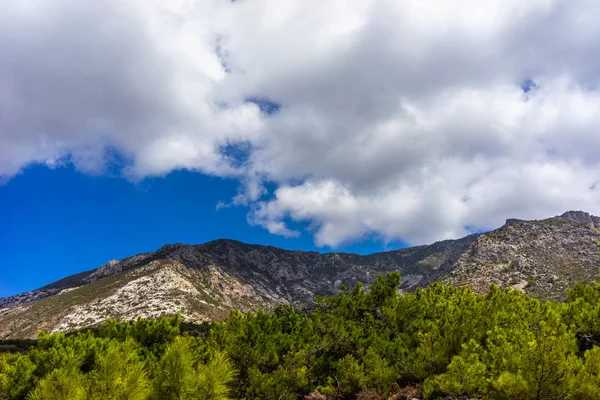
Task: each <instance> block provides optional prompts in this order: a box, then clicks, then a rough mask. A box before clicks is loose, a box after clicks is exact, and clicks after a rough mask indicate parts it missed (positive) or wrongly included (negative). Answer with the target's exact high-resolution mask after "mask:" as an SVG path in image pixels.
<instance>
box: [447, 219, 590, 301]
mask: <svg viewBox="0 0 600 400" xmlns="http://www.w3.org/2000/svg"><path fill="white" fill-rule="evenodd" d="M599 222H600V218H598V217H594V216H591V215H589V214H587V213H583V212H580V211H570V212H567V213H565V214H563V215H561V216H560V217H554V218H549V219H546V220H542V221H519V222H512V223H509V224H507V225H504V226H503V227H501V228H500V229H497V230H495V231H493V232H489V233H486V234H483V235H481V236H479V237H478V238H477V240H476V241H475V242H474V243H473V245H472V246H471V248H470V249H469V251H468V252H465V253H464V254H463V255H462V256H461V257H460V259H459V260H458V262H457V263H456V265H455V266H454V267H453V269H452V271H451V273H450V274H448V275H447V276H446V277H444V278H443V279H442V281H443V282H445V283H448V284H452V285H470V286H471V287H473V289H474V290H475V291H477V292H483V291H485V290H487V288H488V287H489V285H490V284H491V283H493V284H496V285H498V286H500V287H502V288H506V287H513V288H515V289H519V290H522V291H525V292H527V293H529V294H531V295H533V296H535V297H539V298H544V299H560V298H563V297H564V296H565V295H566V290H567V288H569V287H571V286H573V285H574V284H575V283H576V282H578V281H582V282H591V281H593V280H597V279H598V278H599V271H598V265H599V263H600V255H599V254H600V252H599V248H598V244H597V240H598V237H599V236H600V235H599V233H598V232H597V230H596V226H600V225H596V224H598V223H599Z"/></svg>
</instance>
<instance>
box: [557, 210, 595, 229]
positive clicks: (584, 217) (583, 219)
mask: <svg viewBox="0 0 600 400" xmlns="http://www.w3.org/2000/svg"><path fill="white" fill-rule="evenodd" d="M560 217H561V218H567V219H570V220H571V221H575V222H580V223H583V224H586V225H590V226H593V227H596V228H598V227H600V218H599V217H596V216H594V215H591V214H590V213H587V212H585V211H574V210H571V211H567V212H565V213H563V214H562V215H561V216H560Z"/></svg>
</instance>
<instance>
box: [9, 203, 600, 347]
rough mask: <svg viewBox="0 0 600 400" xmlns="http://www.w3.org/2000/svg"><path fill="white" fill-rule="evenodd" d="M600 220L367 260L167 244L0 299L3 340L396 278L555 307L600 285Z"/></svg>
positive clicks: (299, 300) (259, 303) (539, 226)
mask: <svg viewBox="0 0 600 400" xmlns="http://www.w3.org/2000/svg"><path fill="white" fill-rule="evenodd" d="M598 227H600V218H598V217H595V216H592V215H589V214H587V213H584V212H581V211H569V212H567V213H565V214H563V215H562V216H560V217H554V218H550V219H546V220H542V221H523V220H516V219H510V220H508V221H507V224H506V225H504V226H503V227H501V228H499V229H497V230H495V231H492V232H489V233H485V234H481V235H479V234H474V235H470V236H467V237H465V238H462V239H458V240H446V241H441V242H436V243H434V244H431V245H428V246H416V247H411V248H405V249H400V250H395V251H389V252H383V253H375V254H370V255H366V256H361V255H357V254H350V253H326V254H321V253H317V252H302V251H289V250H283V249H279V248H276V247H271V246H259V245H250V244H245V243H241V242H237V241H233V240H215V241H212V242H208V243H205V244H202V245H186V244H181V243H176V244H172V245H171V244H169V245H164V246H163V247H161V248H160V249H158V250H157V251H156V252H151V253H144V254H138V255H136V256H133V257H129V258H126V259H124V260H120V261H117V260H111V261H109V262H108V263H106V264H104V265H102V266H101V267H99V268H97V269H95V270H91V271H86V272H82V273H80V274H77V275H73V276H70V277H67V278H65V279H62V280H60V281H57V282H55V283H53V284H51V285H48V286H46V287H44V288H41V289H38V290H34V291H32V292H28V293H24V294H21V295H17V296H13V297H9V298H5V299H0V339H1V338H22V337H34V336H35V335H36V334H37V332H38V331H39V330H40V329H45V330H48V331H68V330H74V329H81V328H85V327H90V326H95V325H97V324H99V323H101V322H103V321H105V320H106V319H108V318H118V319H120V320H131V319H134V318H137V317H138V316H142V317H157V316H159V315H163V314H167V315H168V314H173V313H176V312H179V313H181V314H182V316H183V317H184V318H185V319H186V320H189V321H192V322H201V321H215V320H220V319H222V318H224V317H225V316H226V315H227V314H228V313H229V312H230V311H231V310H232V309H239V310H242V311H252V310H258V309H259V308H262V309H266V310H270V309H272V308H273V307H275V306H277V305H280V304H293V305H295V306H301V307H311V306H312V305H313V300H314V297H315V296H316V295H328V294H335V293H337V292H338V291H339V290H340V288H341V287H342V285H345V286H346V287H353V286H354V285H355V284H356V283H357V282H364V283H367V284H368V283H371V282H372V281H373V280H374V279H375V278H376V277H377V276H378V275H379V274H382V273H385V272H392V271H395V272H399V273H400V274H401V275H402V276H403V284H402V286H401V290H402V291H403V292H406V291H412V290H414V289H415V288H417V287H424V286H427V285H429V284H431V283H432V282H435V281H440V280H441V281H442V282H445V283H448V284H453V285H468V286H471V287H472V288H473V289H474V290H475V291H477V292H483V291H485V290H487V289H488V287H489V285H490V284H492V283H494V284H496V285H498V286H500V287H503V288H507V287H513V288H515V289H518V290H522V291H525V292H527V293H530V294H531V295H533V296H537V297H540V298H553V299H559V298H561V297H562V296H564V295H565V292H566V289H567V288H568V287H570V286H572V285H573V284H574V283H575V282H576V281H584V282H590V281H592V280H594V279H598V265H599V262H600V257H599V256H598V246H597V243H596V242H597V240H598V238H599V234H598V232H597V229H598Z"/></svg>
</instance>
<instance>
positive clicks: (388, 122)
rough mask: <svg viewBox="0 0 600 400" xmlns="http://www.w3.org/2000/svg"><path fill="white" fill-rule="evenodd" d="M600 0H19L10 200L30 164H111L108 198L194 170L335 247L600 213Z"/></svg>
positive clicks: (254, 217) (233, 197) (6, 14)
mask: <svg viewBox="0 0 600 400" xmlns="http://www.w3.org/2000/svg"><path fill="white" fill-rule="evenodd" d="M598 15H600V2H597V1H592V0H529V1H522V0H501V1H500V0H487V1H479V0H458V1H453V2H449V1H442V0H439V1H427V0H403V1H399V0H389V1H388V0H357V1H354V0H327V1H323V0H314V1H313V0H277V1H272V0H238V1H235V2H233V1H225V0H170V1H159V0H99V1H78V0H20V1H5V2H2V4H0V54H1V57H0V181H1V182H2V186H1V187H0V205H1V203H2V201H3V200H2V197H1V196H2V195H3V194H2V193H3V192H2V190H4V191H5V192H7V191H9V190H13V191H16V190H17V189H16V188H13V189H11V185H15V186H17V185H20V186H19V190H22V191H23V193H25V192H28V193H35V191H36V190H37V188H38V185H39V182H38V181H36V179H33V175H32V178H31V179H28V174H34V175H35V174H48V175H47V176H46V175H44V176H45V177H44V178H43V179H45V180H47V179H56V177H62V175H60V174H65V171H74V172H73V174H74V175H77V177H76V178H72V179H76V180H77V182H79V180H83V183H80V184H81V185H85V184H87V183H89V182H92V180H94V179H95V180H96V181H94V182H97V180H98V179H102V178H103V177H107V176H110V177H111V182H112V183H111V184H108V186H107V187H106V188H103V190H104V191H108V192H109V193H110V191H111V190H115V191H117V189H114V185H128V186H131V187H133V188H137V189H136V190H137V191H138V192H139V187H140V186H142V187H143V185H144V183H145V182H149V181H153V182H154V181H156V180H157V179H160V180H163V181H166V182H167V183H168V181H169V180H170V179H187V181H186V185H187V186H188V187H191V186H192V185H194V188H193V190H194V193H196V194H197V195H198V196H199V197H202V195H201V194H202V193H209V192H210V196H209V197H207V198H210V199H211V203H210V207H206V208H205V211H203V212H205V213H206V215H205V217H206V218H208V219H210V220H211V221H213V224H214V225H218V224H219V223H220V222H219V218H220V217H219V216H223V215H232V214H231V213H235V215H236V216H237V219H236V220H235V223H237V224H239V225H245V226H248V227H252V229H253V230H254V232H258V231H261V232H265V233H268V234H269V235H268V237H271V236H272V235H277V236H272V237H274V238H275V237H282V238H291V239H290V240H293V238H301V237H307V238H308V239H309V241H310V243H311V245H312V246H313V247H315V248H326V249H329V248H333V249H340V248H342V249H343V248H345V247H344V246H349V245H351V244H353V243H354V244H355V243H361V241H365V240H371V239H372V238H373V237H376V238H377V240H378V241H380V242H381V243H383V244H385V243H392V242H402V243H406V244H423V243H429V242H432V241H435V240H440V239H446V238H457V237H460V236H463V235H465V234H468V233H469V232H472V231H477V230H485V229H490V228H495V227H498V226H500V225H502V223H503V222H504V220H505V219H506V218H508V217H517V218H532V219H533V218H544V217H548V216H552V215H556V214H559V213H562V212H563V211H565V210H568V209H583V210H586V211H589V212H592V213H596V214H600V188H599V187H597V183H598V181H599V179H600V157H599V154H600V132H599V128H600V87H599V83H600V24H599V23H598V17H597V16H598ZM40 166H43V167H40ZM32 168H33V170H34V171H35V172H30V171H31V170H32ZM36 168H37V169H36ZM39 168H43V169H44V170H47V172H40V171H39ZM174 171H178V172H174ZM182 171H184V172H185V171H187V172H185V177H186V178H182V177H181V176H180V175H177V174H181V173H182ZM56 174H58V175H56ZM68 176H71V175H68ZM173 176H176V178H173ZM40 179H42V178H40ZM61 179H62V178H61ZM88 181H89V182H88ZM20 182H21V183H20ZM86 182H87V183H86ZM161 184H165V182H163V183H161ZM203 184H204V186H203V187H201V188H200V189H199V188H198V187H197V186H198V185H203ZM111 185H112V186H111ZM219 185H227V190H222V187H220V186H219ZM67 186H68V188H69V189H68V190H72V191H77V190H78V189H77V187H75V186H73V185H67ZM119 187H121V186H119ZM232 188H233V189H232ZM119 190H120V189H119ZM123 190H126V189H123ZM214 193H218V194H219V196H215V195H214ZM13 195H14V196H17V195H15V194H14V193H13ZM4 196H5V198H6V196H7V195H6V193H5V194H4ZM207 196H208V195H207ZM17 197H18V196H17ZM15 198H16V197H15ZM13 200H14V198H13ZM41 200H44V199H43V198H42V199H41ZM204 200H206V199H204ZM140 201H143V200H140ZM177 201H178V200H177V199H174V200H173V204H172V205H173V207H175V208H176V207H178V205H177ZM198 201H202V199H199V200H198ZM18 203H21V202H20V201H15V202H13V203H11V205H10V207H12V209H8V206H7V205H6V204H5V205H4V207H3V211H2V215H3V216H4V218H8V217H7V214H12V215H15V214H18V211H21V212H22V211H24V210H16V209H15V207H18ZM16 204H17V205H16ZM113 206H114V205H113ZM23 207H26V205H24V206H23ZM29 207H31V204H30V205H29ZM111 207H112V206H111ZM115 207H117V208H118V205H117V206H115ZM232 210H235V211H232ZM25 211H27V210H25ZM227 213H229V214H227ZM208 214H210V215H208ZM120 218H121V221H120V222H119V221H114V223H116V224H118V223H120V224H121V225H125V224H127V220H126V219H125V220H123V219H122V216H120ZM233 221H234V220H232V221H231V222H233ZM81 223H82V224H84V223H85V221H81ZM212 226H213V225H207V226H203V227H202V229H203V230H204V231H205V232H208V235H209V236H210V232H211V229H213V228H212ZM1 229H2V228H1V227H0V230H1ZM10 229H11V228H8V229H7V228H6V225H5V228H4V232H2V233H3V234H4V235H6V236H11V238H12V240H13V241H19V240H21V239H23V240H24V238H21V237H20V236H19V235H16V234H15V232H12V231H10ZM244 229H245V228H244ZM261 235H262V234H261ZM260 237H267V236H260ZM368 238H369V239H368ZM277 240H279V239H277ZM383 244H382V246H383ZM107 257H110V256H108V255H107Z"/></svg>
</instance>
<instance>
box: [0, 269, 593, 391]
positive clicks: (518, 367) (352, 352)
mask: <svg viewBox="0 0 600 400" xmlns="http://www.w3.org/2000/svg"><path fill="white" fill-rule="evenodd" d="M399 283H400V277H399V275H398V274H388V275H386V276H381V277H379V278H378V279H377V280H376V282H375V283H374V284H373V285H371V286H370V287H369V288H368V290H366V289H365V288H364V287H362V286H361V285H357V286H356V287H355V288H353V289H352V290H346V289H344V290H343V291H342V292H341V293H340V294H338V295H336V296H332V297H326V298H321V299H317V307H316V308H315V309H314V310H312V311H310V312H303V311H302V310H298V309H294V308H292V307H289V306H284V307H279V308H277V309H276V310H275V311H274V312H273V313H265V312H262V311H259V312H257V313H246V314H244V313H240V312H237V311H234V312H232V313H231V315H230V316H229V317H228V318H227V319H226V320H225V321H224V322H222V323H216V324H213V325H212V326H210V327H209V328H207V327H198V328H193V327H190V326H189V324H183V323H182V321H181V320H180V318H179V317H178V316H175V317H170V318H161V319H159V320H138V321H136V322H131V323H118V322H116V321H109V322H108V323H105V324H103V325H102V326H100V327H99V328H98V329H96V330H93V331H92V330H88V331H85V332H78V333H75V334H69V335H63V334H47V333H44V332H42V333H41V334H40V337H39V340H37V342H35V343H31V342H23V343H18V342H12V343H10V346H4V347H0V349H3V350H0V351H2V352H0V399H4V400H5V399H11V400H12V399H32V400H38V399H54V400H62V399H65V400H66V399H69V400H77V399H86V400H87V399H120V400H125V399H131V400H138V399H161V400H162V399H167V400H168V399H178V400H182V399H274V400H277V399H298V398H303V397H304V396H306V398H310V399H357V398H358V399H385V398H388V397H391V396H395V397H394V398H396V399H400V398H404V397H400V396H401V394H402V393H408V392H407V390H408V389H407V388H418V390H419V391H420V392H421V394H422V395H423V397H424V398H428V399H437V398H444V397H445V396H447V395H453V396H461V395H465V396H470V397H471V398H480V399H525V400H526V399H532V400H541V399H597V398H600V318H598V316H599V315H600V284H593V285H582V284H578V285H576V286H575V287H574V288H573V289H571V290H570V291H569V293H568V300H567V301H566V302H560V303H559V302H551V301H540V300H537V299H534V298H531V297H529V296H527V295H525V294H522V293H520V292H518V291H515V290H511V289H509V290H507V291H502V290H500V289H498V288H497V287H494V286H492V287H491V288H490V291H489V292H488V293H487V294H484V295H477V294H474V293H473V292H472V291H471V290H470V289H467V288H460V287H450V286H444V285H442V284H439V283H438V284H434V285H432V286H430V287H428V288H426V289H422V290H418V291H417V292H416V293H414V294H405V295H398V294H397V287H398V285H399ZM415 390H416V389H415ZM413 393H416V392H413ZM411 396H415V395H414V394H413V395H411Z"/></svg>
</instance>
